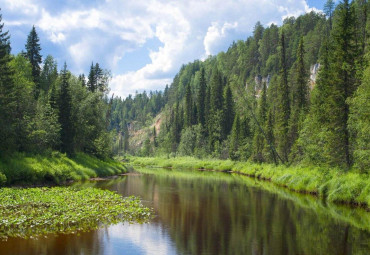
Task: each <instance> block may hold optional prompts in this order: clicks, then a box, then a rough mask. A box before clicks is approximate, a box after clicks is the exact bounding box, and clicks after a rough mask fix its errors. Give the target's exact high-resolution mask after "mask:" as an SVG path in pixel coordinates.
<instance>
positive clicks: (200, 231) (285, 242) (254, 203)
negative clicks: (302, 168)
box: [124, 175, 370, 254]
mask: <svg viewBox="0 0 370 255" xmlns="http://www.w3.org/2000/svg"><path fill="white" fill-rule="evenodd" d="M124 187H125V188H126V189H129V190H126V191H125V192H129V194H134V195H140V196H141V197H142V198H143V199H144V200H151V201H153V207H154V208H155V210H156V212H157V214H158V215H160V216H159V218H158V219H157V220H156V221H157V222H158V223H160V224H162V225H163V226H164V228H165V229H167V230H168V232H169V234H170V236H171V238H172V239H173V241H174V242H175V243H176V246H177V249H178V252H179V253H181V254H366V252H368V251H369V249H370V245H369V243H370V234H369V232H366V231H361V230H359V229H357V228H355V227H351V226H349V225H347V224H345V223H342V222H339V221H336V220H334V219H331V218H328V217H327V215H323V214H319V213H317V212H316V211H315V210H310V209H307V208H304V207H301V206H297V205H296V204H295V203H294V202H292V201H290V200H286V199H282V198H281V197H280V196H278V195H276V194H272V193H268V192H265V191H262V190H260V189H258V188H254V187H249V186H247V185H241V183H240V182H235V181H234V180H233V179H232V177H226V179H225V180H222V179H221V180H214V179H208V178H190V179H186V178H185V179H184V178H182V179H177V178H176V177H171V176H170V175H156V176H154V175H149V176H148V175H145V176H144V177H143V178H135V181H133V182H131V181H130V182H128V183H126V185H124ZM132 192H133V193H132ZM361 244H362V246H361Z"/></svg>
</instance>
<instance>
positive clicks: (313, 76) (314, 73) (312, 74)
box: [310, 63, 320, 90]
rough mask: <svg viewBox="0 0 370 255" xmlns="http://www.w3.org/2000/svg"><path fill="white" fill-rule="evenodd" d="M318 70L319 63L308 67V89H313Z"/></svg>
mask: <svg viewBox="0 0 370 255" xmlns="http://www.w3.org/2000/svg"><path fill="white" fill-rule="evenodd" d="M319 69H320V64H319V63H316V64H314V65H312V66H311V67H310V88H311V90H312V89H313V88H314V87H315V84H316V79H317V75H318V73H319Z"/></svg>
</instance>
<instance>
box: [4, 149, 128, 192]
mask: <svg viewBox="0 0 370 255" xmlns="http://www.w3.org/2000/svg"><path fill="white" fill-rule="evenodd" d="M123 172H126V167H125V166H124V165H123V164H122V163H120V162H117V161H114V160H111V159H106V160H100V159H98V158H95V157H93V156H89V155H87V154H83V153H78V154H76V156H75V157H74V158H68V157H67V156H66V155H65V154H61V153H58V152H53V153H51V154H50V155H27V154H23V153H15V154H13V155H11V156H7V157H6V158H0V185H13V184H44V183H54V184H61V183H64V182H66V181H69V180H86V179H89V178H91V177H98V176H100V177H101V176H109V175H115V174H119V173H123Z"/></svg>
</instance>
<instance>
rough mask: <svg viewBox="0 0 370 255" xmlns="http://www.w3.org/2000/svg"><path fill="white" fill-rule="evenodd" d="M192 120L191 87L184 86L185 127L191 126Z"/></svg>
mask: <svg viewBox="0 0 370 255" xmlns="http://www.w3.org/2000/svg"><path fill="white" fill-rule="evenodd" d="M192 119H193V102H192V98H191V87H190V84H188V85H187V86H186V92H185V127H190V126H191V125H192Z"/></svg>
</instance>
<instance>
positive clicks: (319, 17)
mask: <svg viewBox="0 0 370 255" xmlns="http://www.w3.org/2000/svg"><path fill="white" fill-rule="evenodd" d="M368 9H369V3H368V2H367V1H362V0H356V1H352V2H350V1H343V2H342V3H340V4H338V5H337V6H335V5H334V2H333V1H330V0H329V1H327V3H326V4H325V8H324V13H316V12H310V13H307V14H304V15H302V16H299V17H298V18H294V17H290V18H286V19H285V20H284V22H283V25H282V26H280V27H278V26H276V25H275V24H272V25H270V26H269V27H264V26H262V25H261V23H259V22H257V23H256V25H255V27H254V30H253V35H252V36H250V37H248V38H247V39H246V40H245V41H243V40H240V41H237V42H234V43H233V44H232V45H230V47H229V49H228V50H227V51H226V52H221V53H219V54H218V55H216V56H209V57H208V58H207V59H205V60H204V61H200V60H196V61H194V62H192V63H188V64H186V65H183V66H182V67H181V69H180V71H179V72H178V74H177V75H176V76H175V78H174V79H173V82H172V84H170V86H168V85H167V86H166V88H165V90H164V91H159V92H158V91H155V92H152V91H151V92H149V93H147V92H145V91H144V92H143V93H136V95H134V96H131V95H130V96H128V97H127V98H125V99H122V98H119V97H115V98H113V97H112V98H109V97H108V93H109V88H108V85H109V81H110V72H109V71H108V70H104V69H102V68H101V67H100V66H99V64H98V63H95V64H94V63H92V64H91V67H90V72H89V74H88V75H86V76H85V75H84V74H80V75H74V74H72V73H71V72H69V71H68V66H67V64H66V63H63V64H61V65H60V66H58V63H56V61H55V60H54V58H53V57H52V56H51V55H48V56H46V57H44V58H43V56H41V55H40V51H41V47H42V45H41V43H40V41H39V38H38V35H37V30H36V28H35V27H32V28H31V31H30V33H29V35H28V38H27V41H26V42H25V48H24V51H23V52H21V53H20V54H18V55H11V45H10V42H9V39H10V35H9V32H8V31H6V30H5V28H4V24H3V23H1V27H0V38H1V45H0V46H1V49H0V50H1V51H0V52H1V55H0V57H1V61H0V64H1V74H0V75H1V87H0V89H1V91H0V99H1V101H0V107H1V109H0V114H1V118H0V121H1V122H0V127H1V133H2V135H1V138H0V139H1V140H0V151H1V153H2V154H9V153H10V154H11V153H13V152H31V153H34V152H37V153H44V152H46V153H48V152H50V151H54V150H59V151H61V152H63V153H66V154H67V155H69V156H73V155H74V154H75V153H76V152H85V153H88V154H92V155H95V156H98V157H101V158H104V157H112V156H113V155H114V154H123V153H128V154H134V155H142V156H149V155H169V156H176V155H183V156H185V155H186V156H196V157H201V158H202V157H214V158H220V159H227V158H230V159H232V160H243V161H245V160H251V161H254V162H260V163H262V162H269V163H276V164H280V163H284V164H286V163H287V164H291V163H299V162H305V163H310V164H319V165H321V164H324V165H330V166H338V167H340V168H345V169H348V168H351V167H356V168H358V169H361V170H362V171H365V172H366V171H368V168H369V163H370V162H369V158H370V148H369V143H370V142H369V141H370V137H369V134H370V132H369V126H370V125H369V100H368V99H369V91H370V89H369V77H368V76H369V73H370V71H369V65H368V61H369V53H368V48H369V45H368V44H369V38H368V34H369V28H370V25H369V18H368V16H369V15H368ZM42 59H44V60H43V61H42ZM153 123H154V124H153Z"/></svg>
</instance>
